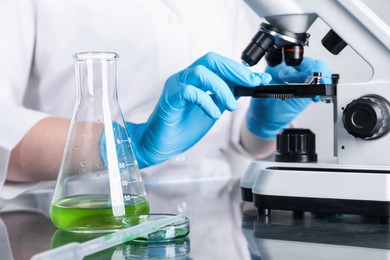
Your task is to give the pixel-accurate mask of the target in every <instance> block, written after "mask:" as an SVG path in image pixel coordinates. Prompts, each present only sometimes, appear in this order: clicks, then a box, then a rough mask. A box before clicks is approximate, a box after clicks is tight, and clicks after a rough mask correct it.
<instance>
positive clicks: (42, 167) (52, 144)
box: [7, 117, 70, 182]
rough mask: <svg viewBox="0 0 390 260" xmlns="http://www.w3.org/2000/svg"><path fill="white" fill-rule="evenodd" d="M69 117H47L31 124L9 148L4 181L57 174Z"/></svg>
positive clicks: (45, 177)
mask: <svg viewBox="0 0 390 260" xmlns="http://www.w3.org/2000/svg"><path fill="white" fill-rule="evenodd" d="M69 124H70V121H69V120H67V119H62V118H55V117H47V118H44V119H42V120H40V121H39V122H38V123H37V124H35V125H34V126H33V127H32V128H31V129H30V130H29V131H28V132H27V133H26V134H25V136H24V137H23V138H22V139H21V141H20V142H19V143H18V144H17V145H16V147H15V148H14V149H13V150H12V152H11V156H10V160H9V165H8V172H7V180H8V181H18V182H29V181H37V180H53V179H56V178H57V174H58V170H59V168H60V164H61V159H62V154H63V151H64V146H65V142H66V137H67V134H68V130H69Z"/></svg>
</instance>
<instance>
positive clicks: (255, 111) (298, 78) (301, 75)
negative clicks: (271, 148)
mask: <svg viewBox="0 0 390 260" xmlns="http://www.w3.org/2000/svg"><path fill="white" fill-rule="evenodd" d="M266 72H267V73H269V74H271V76H272V81H271V84H283V83H284V82H289V83H300V82H302V83H303V82H304V81H305V79H306V78H307V77H309V76H313V73H314V72H322V75H323V76H327V78H326V79H321V83H330V82H331V75H332V73H331V72H330V70H329V68H328V66H327V64H326V63H325V62H323V61H319V60H313V59H311V58H304V60H303V61H302V63H301V65H299V66H296V67H290V66H286V65H285V64H284V63H282V64H280V65H278V66H275V67H267V69H266ZM313 100H314V101H319V97H316V98H313V99H312V98H292V99H287V100H281V99H273V98H252V100H251V104H250V108H249V109H248V112H247V114H246V125H247V128H248V129H249V131H251V132H252V133H253V134H255V135H257V136H259V137H261V138H264V139H269V140H270V139H275V138H276V135H277V134H278V132H279V131H280V130H281V129H282V128H287V127H288V126H289V125H290V124H291V122H292V121H293V120H294V119H295V117H296V116H297V115H298V114H299V113H300V112H302V111H303V110H304V109H305V108H306V107H307V106H308V105H309V104H310V103H311V102H312V101H313Z"/></svg>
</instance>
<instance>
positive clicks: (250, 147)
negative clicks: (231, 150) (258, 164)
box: [240, 121, 276, 159]
mask: <svg viewBox="0 0 390 260" xmlns="http://www.w3.org/2000/svg"><path fill="white" fill-rule="evenodd" d="M240 144H241V146H242V147H243V148H244V149H245V150H246V151H247V152H248V153H249V154H250V155H252V156H253V157H255V158H256V159H264V158H267V157H270V156H271V155H273V154H274V152H275V148H276V139H271V140H267V139H264V138H261V137H258V136H256V135H254V134H253V133H252V132H251V131H249V130H248V128H247V126H246V124H245V121H244V123H243V124H242V126H241V132H240Z"/></svg>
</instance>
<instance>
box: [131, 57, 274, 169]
mask: <svg viewBox="0 0 390 260" xmlns="http://www.w3.org/2000/svg"><path fill="white" fill-rule="evenodd" d="M270 80H271V77H270V76H269V75H268V74H258V73H253V72H251V71H250V70H249V69H248V68H246V67H245V66H244V65H242V64H240V63H237V62H235V61H232V60H230V59H228V58H225V57H222V56H220V55H217V54H215V53H208V54H206V55H205V56H203V57H201V58H200V59H198V60H197V61H195V62H194V63H193V64H192V65H191V66H189V67H188V68H186V69H184V70H182V71H180V72H178V73H176V74H174V75H172V76H171V77H170V78H168V80H167V81H166V83H165V86H164V90H163V92H162V94H161V97H160V100H159V102H158V104H157V106H156V107H155V109H154V111H153V113H152V115H151V116H150V117H149V119H148V121H147V122H146V123H143V124H134V123H131V122H126V126H127V129H128V131H129V135H130V137H131V138H132V141H133V143H134V144H135V147H134V150H135V154H136V157H137V160H138V164H139V167H140V168H144V167H147V166H151V165H155V164H158V163H161V162H163V161H165V160H167V159H169V158H172V157H174V156H176V155H178V154H180V153H182V152H184V151H186V150H187V149H189V148H190V147H192V146H193V145H194V144H195V143H197V142H198V141H199V140H200V139H201V138H202V137H203V136H204V135H205V134H206V133H207V132H208V130H209V129H210V128H211V127H212V126H213V124H214V123H215V121H216V120H217V119H218V118H219V117H220V116H221V114H222V113H223V112H224V110H229V111H233V110H235V109H236V108H237V102H236V99H235V97H234V95H233V93H232V90H231V87H232V86H233V85H237V84H239V85H243V86H248V87H251V86H257V85H260V84H262V83H268V82H269V81H270ZM209 93H211V94H209Z"/></svg>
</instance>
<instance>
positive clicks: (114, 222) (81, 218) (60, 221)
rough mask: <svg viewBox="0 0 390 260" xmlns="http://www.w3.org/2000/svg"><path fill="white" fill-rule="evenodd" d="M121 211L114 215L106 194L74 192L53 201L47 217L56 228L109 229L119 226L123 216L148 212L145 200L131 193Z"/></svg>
mask: <svg viewBox="0 0 390 260" xmlns="http://www.w3.org/2000/svg"><path fill="white" fill-rule="evenodd" d="M130 197H132V196H131V195H130ZM125 211H126V214H125V215H124V216H120V217H114V216H113V212H112V208H111V201H110V197H109V196H108V195H100V194H98V195H77V196H72V197H66V198H63V199H61V200H59V201H57V202H56V203H55V204H53V205H52V206H51V211H50V218H51V220H52V222H53V223H54V225H56V226H57V227H58V228H59V229H62V230H66V231H70V232H81V233H103V232H112V231H115V230H118V229H121V228H122V227H123V226H122V220H123V218H125V217H128V216H135V215H145V214H149V203H148V201H147V200H146V199H145V198H144V197H136V196H134V197H132V198H131V199H130V200H129V201H126V202H125Z"/></svg>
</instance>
